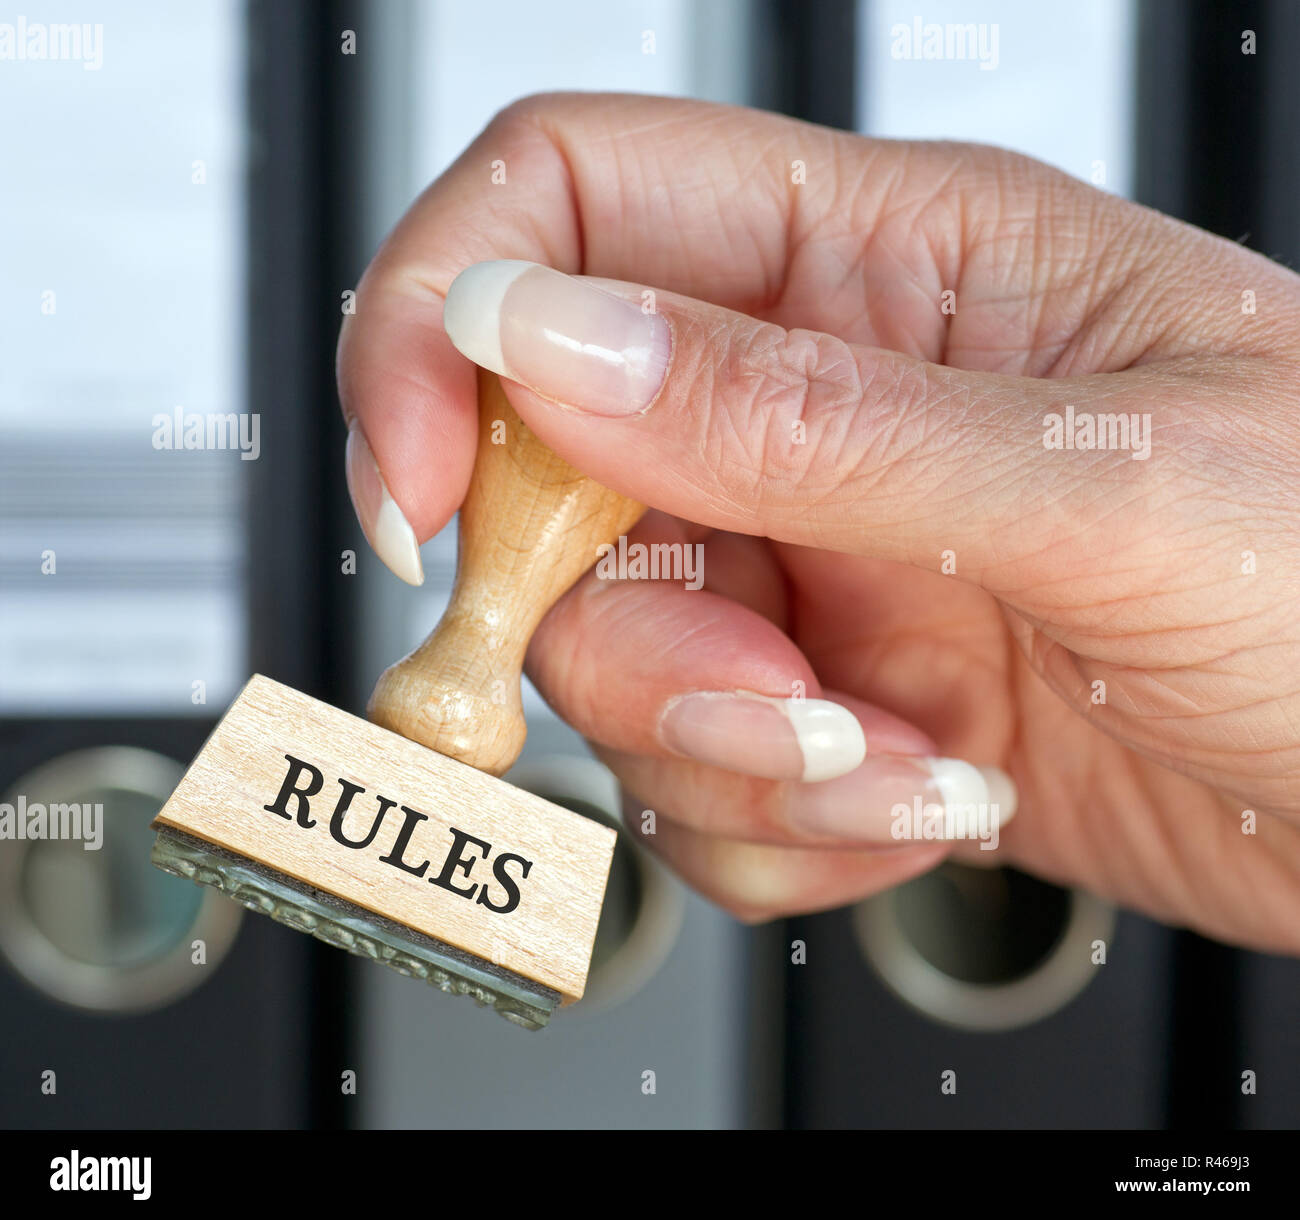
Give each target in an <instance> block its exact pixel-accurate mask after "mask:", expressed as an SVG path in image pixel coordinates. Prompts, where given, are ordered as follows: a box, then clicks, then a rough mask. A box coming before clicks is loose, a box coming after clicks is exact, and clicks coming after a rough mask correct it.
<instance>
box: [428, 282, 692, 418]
mask: <svg viewBox="0 0 1300 1220" xmlns="http://www.w3.org/2000/svg"><path fill="white" fill-rule="evenodd" d="M442 322H443V326H445V327H446V329H447V335H448V337H449V338H450V339H451V341H452V342H453V343H454V344H455V345H456V347H457V348H458V349H459V351H460V352H461V354H462V355H464V356H468V357H469V359H471V360H473V361H474V363H475V364H481V365H482V366H483V367H484V368H487V369H491V370H492V371H493V372H494V373H499V374H500V375H501V376H502V377H508V378H510V379H511V380H512V381H518V382H521V383H522V384H524V385H526V386H528V387H529V388H530V389H532V390H536V391H537V393H539V394H541V395H542V396H543V397H544V398H550V399H553V400H554V401H555V402H559V403H564V404H566V405H568V406H572V407H575V408H577V409H579V410H582V411H589V412H591V413H592V414H594V415H635V414H637V413H638V412H640V411H644V410H645V409H646V407H648V406H649V405H650V404H651V403H652V402H653V401H654V398H655V395H656V394H658V393H659V387H660V386H661V385H662V384H663V380H664V374H665V373H666V372H667V371H668V356H669V352H670V349H671V347H672V337H671V332H670V331H669V328H668V323H667V322H666V321H664V319H663V318H662V317H660V316H659V315H658V314H657V313H645V312H643V311H642V309H641V307H640V305H636V304H633V303H631V302H629V301H625V300H622V299H621V298H619V297H616V296H613V295H611V294H610V293H608V292H605V291H604V290H603V289H600V288H597V287H595V286H594V285H592V284H589V283H586V282H584V281H583V280H581V279H576V278H574V277H573V276H569V275H565V274H564V273H563V272H560V271H555V270H554V269H552V268H550V267H543V266H541V265H540V264H538V263H525V262H518V261H515V260H513V259H499V260H496V261H493V262H487V263H475V264H474V265H473V266H472V267H467V268H466V269H465V270H464V271H462V272H461V273H460V274H459V275H458V276H457V277H456V278H455V279H454V280H453V281H452V285H451V287H450V288H449V289H448V290H447V300H446V303H445V305H444V307H443V313H442Z"/></svg>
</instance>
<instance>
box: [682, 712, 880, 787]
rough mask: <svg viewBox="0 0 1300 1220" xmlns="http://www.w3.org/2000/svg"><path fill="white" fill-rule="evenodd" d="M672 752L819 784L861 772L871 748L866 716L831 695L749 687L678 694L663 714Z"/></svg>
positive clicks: (753, 772) (770, 776)
mask: <svg viewBox="0 0 1300 1220" xmlns="http://www.w3.org/2000/svg"><path fill="white" fill-rule="evenodd" d="M659 735H660V740H661V741H662V742H663V743H664V745H666V746H667V747H668V748H669V749H670V750H675V751H676V752H677V753H679V754H685V755H686V756H687V757H689V758H694V759H696V760H697V761H699V762H703V763H708V764H709V765H710V766H713V767H722V768H723V769H724V770H727V771H740V772H742V773H744V774H745V775H755V776H758V777H759V778H760V779H798V780H803V781H804V782H805V783H818V782H821V781H823V780H827V779H831V778H833V777H834V776H837V775H843V774H845V772H848V771H852V770H854V769H855V768H856V767H857V766H858V765H859V764H860V763H861V762H862V759H863V757H864V756H865V755H866V752H867V743H866V738H865V737H864V736H863V734H862V726H861V725H860V724H859V723H858V718H857V717H856V716H855V715H854V714H853V713H852V712H851V711H849V710H848V708H846V707H841V706H840V704H838V703H832V702H831V701H830V700H829V699H776V698H772V697H770V696H767V695H757V694H751V693H749V692H747V691H696V692H693V693H692V694H689V695H678V696H677V697H676V698H674V699H671V700H669V702H668V703H667V704H666V705H665V707H664V710H663V714H662V715H661V716H660V718H659Z"/></svg>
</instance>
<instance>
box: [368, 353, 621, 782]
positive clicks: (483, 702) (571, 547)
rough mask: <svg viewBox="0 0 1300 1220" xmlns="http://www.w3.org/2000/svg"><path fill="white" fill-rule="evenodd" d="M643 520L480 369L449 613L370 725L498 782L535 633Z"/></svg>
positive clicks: (515, 744)
mask: <svg viewBox="0 0 1300 1220" xmlns="http://www.w3.org/2000/svg"><path fill="white" fill-rule="evenodd" d="M644 511H645V509H644V507H643V506H642V505H640V504H637V503H636V502H635V501H632V500H629V499H627V498H626V497H625V496H621V495H619V494H618V493H617V492H613V491H610V490H609V489H608V488H606V487H602V486H601V485H600V484H599V483H594V482H592V481H591V480H590V479H588V478H587V477H586V476H585V475H582V474H579V473H578V471H576V470H575V469H574V468H573V467H572V466H570V465H569V464H568V463H567V462H565V461H564V460H563V459H562V458H560V457H557V456H556V455H555V454H554V453H552V452H551V451H550V450H549V449H547V448H546V446H545V445H543V444H542V443H541V441H539V440H538V439H537V438H536V436H534V435H533V433H532V432H531V431H530V430H529V429H528V427H527V426H526V425H525V424H524V423H523V421H522V420H520V418H519V417H518V416H517V415H516V414H515V412H514V409H513V408H512V407H511V406H510V403H509V401H508V400H507V398H506V396H505V392H504V391H503V390H502V388H501V383H500V381H499V380H498V379H497V377H496V375H495V374H493V373H488V372H486V371H484V370H481V369H480V370H479V446H478V458H477V462H476V464H475V467H474V477H473V480H472V482H471V484H470V488H469V494H468V497H467V498H466V500H465V503H464V505H463V506H462V508H461V510H460V551H459V557H458V560H457V570H456V585H455V588H454V589H453V591H452V595H451V602H450V604H449V605H448V607H447V612H446V613H445V614H444V615H443V617H442V621H441V622H440V623H439V624H438V626H437V628H436V629H435V630H434V632H433V634H432V635H430V636H429V638H428V639H427V640H425V642H424V643H423V644H421V645H420V647H419V648H417V649H416V650H415V651H414V652H413V653H411V654H410V656H408V657H406V658H405V659H404V660H402V661H399V662H398V663H397V664H396V665H393V666H392V667H390V668H389V669H388V670H386V671H385V672H384V673H383V675H382V676H381V677H380V679H379V682H378V684H377V685H376V686H375V690H374V694H372V695H371V697H370V705H369V708H368V709H367V715H369V717H370V719H371V720H373V721H374V722H375V723H376V724H382V725H383V726H384V727H385V728H389V729H392V730H393V731H394V732H397V733H400V734H401V735H402V736H403V737H409V738H410V739H411V740H412V741H419V742H422V743H423V744H424V745H427V746H429V747H430V748H431V749H434V750H438V751H439V752H441V753H443V754H446V755H447V756H448V757H450V758H457V759H459V760H460V761H461V762H465V763H468V764H469V765H470V766H472V767H477V768H479V770H481V771H487V772H489V773H491V774H492V775H503V774H504V773H505V772H506V771H507V770H509V769H510V767H511V766H512V765H513V763H514V761H515V759H516V758H518V757H519V751H520V750H521V749H522V748H523V744H524V736H525V731H526V730H525V727H524V713H523V705H522V703H521V701H520V694H519V675H520V671H521V670H522V668H523V663H524V654H525V652H526V651H527V649H528V641H529V640H530V639H532V635H533V632H534V631H535V630H536V628H537V624H538V623H540V622H541V621H542V616H543V615H544V614H545V613H546V612H547V611H548V610H549V609H550V608H551V607H552V606H553V605H554V604H555V602H556V601H557V600H558V599H559V598H560V596H561V594H563V593H564V592H565V591H566V590H567V589H568V588H569V587H570V586H571V585H572V584H573V583H574V581H576V580H577V579H578V577H579V576H581V575H582V574H583V572H585V571H586V570H587V569H588V568H589V567H591V566H592V564H594V563H595V562H596V559H597V552H598V549H599V547H600V546H601V545H602V544H603V543H606V542H613V541H614V540H615V539H617V538H618V537H619V536H620V535H621V534H625V533H626V532H627V531H628V530H630V529H631V528H632V526H633V525H635V524H636V521H637V519H638V518H639V517H640V516H641V514H642V513H643V512H644Z"/></svg>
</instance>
